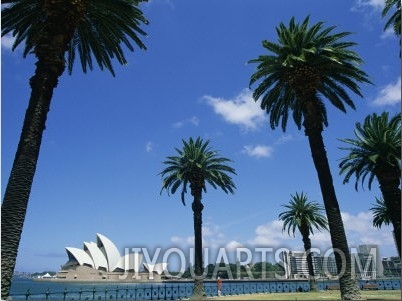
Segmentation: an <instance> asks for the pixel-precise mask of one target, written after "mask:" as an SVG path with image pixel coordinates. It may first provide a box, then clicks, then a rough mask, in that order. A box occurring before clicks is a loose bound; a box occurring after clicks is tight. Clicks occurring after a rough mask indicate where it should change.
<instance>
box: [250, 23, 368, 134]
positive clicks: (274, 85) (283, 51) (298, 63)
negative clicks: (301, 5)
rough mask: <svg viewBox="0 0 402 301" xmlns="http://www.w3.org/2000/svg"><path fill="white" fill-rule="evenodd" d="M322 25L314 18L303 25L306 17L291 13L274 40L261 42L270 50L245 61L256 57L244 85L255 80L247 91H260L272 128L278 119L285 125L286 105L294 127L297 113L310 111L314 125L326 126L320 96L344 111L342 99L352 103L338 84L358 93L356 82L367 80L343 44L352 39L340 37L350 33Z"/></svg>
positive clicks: (298, 120)
mask: <svg viewBox="0 0 402 301" xmlns="http://www.w3.org/2000/svg"><path fill="white" fill-rule="evenodd" d="M323 25H324V23H323V22H318V23H317V24H315V25H313V26H311V27H310V28H308V26H309V17H307V18H306V19H305V20H304V21H303V23H302V24H301V25H299V24H296V23H295V21H294V18H292V19H291V20H290V23H289V26H288V27H286V26H285V25H284V24H283V23H281V24H280V25H279V27H277V28H276V31H277V33H278V38H279V41H278V42H279V43H273V42H270V41H267V40H264V41H263V42H262V46H263V47H264V48H265V49H266V50H268V51H269V52H271V53H272V54H270V55H260V56H259V57H258V58H257V59H253V60H250V61H249V62H250V63H258V66H257V71H256V72H255V73H254V74H253V75H252V76H251V78H250V86H251V85H252V84H254V83H255V82H257V81H260V80H261V82H260V84H259V85H258V87H257V88H256V89H255V90H254V92H253V97H254V99H255V100H258V99H259V98H260V97H261V96H262V98H261V108H262V109H263V110H266V111H267V113H269V114H270V125H271V128H272V129H274V128H275V127H277V126H278V125H279V123H281V126H282V129H283V131H285V129H286V125H287V120H288V115H289V111H290V110H292V111H293V119H294V121H295V123H296V124H297V126H298V127H299V129H300V128H301V125H302V115H303V114H304V115H306V114H314V113H315V114H317V115H318V116H317V117H318V120H317V123H318V124H316V126H319V127H321V128H322V126H323V124H324V125H325V126H328V120H327V113H326V109H325V105H324V103H323V100H322V97H324V98H327V99H328V100H329V101H330V102H331V103H332V104H333V105H334V106H335V107H337V108H338V109H340V110H342V111H344V112H345V111H346V109H345V105H344V104H346V105H348V106H349V107H351V108H353V109H355V106H354V104H353V101H352V99H351V98H350V97H349V95H348V93H347V92H346V90H345V89H344V88H343V86H345V87H347V88H349V89H350V90H351V91H352V92H354V93H355V94H357V95H359V96H362V95H361V92H360V88H359V86H358V83H360V82H366V83H369V82H370V81H369V80H368V78H367V75H366V73H365V72H363V71H362V70H361V69H360V68H359V66H358V65H359V64H361V63H362V60H361V59H360V58H359V56H358V55H357V54H356V53H355V52H353V51H351V50H349V49H348V48H349V47H351V46H354V45H355V43H353V42H343V41H341V39H342V38H344V37H346V36H348V35H349V34H350V33H349V32H341V33H336V34H331V33H332V31H333V30H334V29H335V28H336V27H335V26H332V27H328V28H326V29H323ZM307 98H309V99H308V100H309V101H310V104H308V102H307V101H306V99H307ZM311 101H313V102H311ZM304 117H305V118H306V116H304Z"/></svg>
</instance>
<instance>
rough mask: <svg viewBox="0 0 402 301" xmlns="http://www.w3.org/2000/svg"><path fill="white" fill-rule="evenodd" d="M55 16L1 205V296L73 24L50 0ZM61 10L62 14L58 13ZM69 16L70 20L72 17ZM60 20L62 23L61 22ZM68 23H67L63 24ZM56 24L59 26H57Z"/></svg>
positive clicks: (41, 47)
mask: <svg viewBox="0 0 402 301" xmlns="http://www.w3.org/2000/svg"><path fill="white" fill-rule="evenodd" d="M52 4H54V5H55V6H54V7H53V11H54V12H59V15H57V16H49V17H48V19H47V23H46V25H45V28H44V29H43V32H42V35H41V39H40V40H39V41H38V44H37V46H36V48H35V55H36V57H37V58H38V60H37V62H36V70H35V74H34V76H33V77H32V78H31V79H30V86H31V96H30V100H29V105H28V109H27V111H26V113H25V119H24V125H23V128H22V132H21V136H20V141H19V144H18V148H17V152H16V155H15V158H14V163H13V166H12V169H11V173H10V178H9V180H8V183H7V187H6V190H5V194H4V199H3V203H2V206H1V299H3V300H4V299H6V298H7V297H8V295H9V292H10V286H11V280H12V276H13V273H14V268H15V263H16V258H17V254H18V247H19V243H20V240H21V234H22V229H23V225H24V221H25V215H26V211H27V206H28V200H29V195H30V192H31V187H32V183H33V179H34V175H35V170H36V165H37V162H38V158H39V151H40V145H41V142H42V136H43V132H44V130H45V124H46V119H47V114H48V112H49V109H50V103H51V99H52V95H53V90H54V88H55V87H56V86H57V83H58V78H59V77H60V76H61V74H63V72H64V70H65V63H64V53H65V50H66V49H67V48H66V47H67V44H68V42H69V41H70V39H71V37H72V34H73V32H74V30H73V29H71V28H74V27H73V25H72V24H70V23H68V22H67V23H66V22H63V20H65V19H63V18H64V17H66V18H67V15H68V14H66V13H65V12H64V11H61V10H60V5H59V6H58V4H57V3H56V2H55V1H53V2H52V3H51V4H50V6H51V5H52ZM60 14H61V15H60ZM68 20H70V21H71V18H69V19H68ZM60 24H61V26H60ZM66 24H68V25H66ZM58 25H59V26H58Z"/></svg>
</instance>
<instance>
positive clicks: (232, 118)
mask: <svg viewBox="0 0 402 301" xmlns="http://www.w3.org/2000/svg"><path fill="white" fill-rule="evenodd" d="M203 99H204V100H205V101H206V102H207V104H209V105H210V106H212V107H213V109H214V112H215V113H216V114H218V115H220V116H221V117H223V119H224V120H225V121H226V122H229V123H232V124H237V125H239V126H241V127H242V128H243V129H245V130H255V129H257V128H258V127H259V126H260V125H261V124H262V122H263V121H264V119H265V112H264V111H263V110H261V108H260V106H259V105H258V104H257V103H256V102H255V101H254V99H253V97H252V92H251V91H250V90H249V89H245V90H243V91H242V92H240V94H239V95H237V96H235V97H234V98H233V99H224V98H219V97H213V96H209V95H205V96H203Z"/></svg>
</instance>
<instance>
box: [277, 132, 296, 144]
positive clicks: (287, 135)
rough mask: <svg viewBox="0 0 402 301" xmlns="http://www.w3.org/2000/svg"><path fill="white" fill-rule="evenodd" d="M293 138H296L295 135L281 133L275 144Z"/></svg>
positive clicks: (283, 142)
mask: <svg viewBox="0 0 402 301" xmlns="http://www.w3.org/2000/svg"><path fill="white" fill-rule="evenodd" d="M294 140H296V138H295V137H293V136H292V135H290V134H285V135H282V136H281V137H280V138H279V139H278V140H277V141H276V142H275V144H285V143H287V142H289V141H294Z"/></svg>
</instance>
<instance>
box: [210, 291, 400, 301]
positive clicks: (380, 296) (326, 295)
mask: <svg viewBox="0 0 402 301" xmlns="http://www.w3.org/2000/svg"><path fill="white" fill-rule="evenodd" d="M361 294H362V295H363V296H364V297H365V298H366V299H367V300H401V291H400V290H395V291H391V290H384V291H361ZM211 299H214V300H340V299H341V293H340V292H339V291H321V292H314V293H313V292H311V293H310V292H309V293H268V294H249V295H238V296H222V297H214V298H211Z"/></svg>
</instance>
